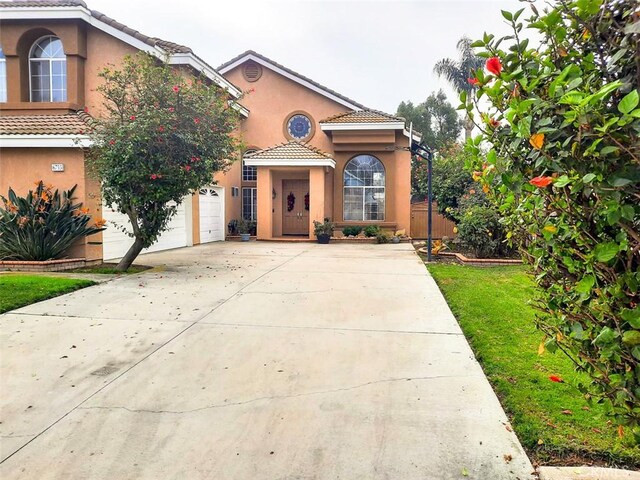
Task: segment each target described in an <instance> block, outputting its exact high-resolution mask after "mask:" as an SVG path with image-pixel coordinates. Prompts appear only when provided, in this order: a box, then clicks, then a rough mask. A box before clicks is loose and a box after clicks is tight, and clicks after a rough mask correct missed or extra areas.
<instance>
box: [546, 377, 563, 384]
mask: <svg viewBox="0 0 640 480" xmlns="http://www.w3.org/2000/svg"><path fill="white" fill-rule="evenodd" d="M549 380H551V381H552V382H556V383H562V382H563V381H564V380H562V378H560V377H559V376H557V375H549Z"/></svg>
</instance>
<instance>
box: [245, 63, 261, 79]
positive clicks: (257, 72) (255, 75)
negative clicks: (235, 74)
mask: <svg viewBox="0 0 640 480" xmlns="http://www.w3.org/2000/svg"><path fill="white" fill-rule="evenodd" d="M242 75H243V76H244V79H245V80H246V81H247V82H255V81H257V80H258V79H259V78H260V77H261V76H262V66H261V65H259V64H257V63H256V62H252V61H249V62H247V63H245V64H244V67H242Z"/></svg>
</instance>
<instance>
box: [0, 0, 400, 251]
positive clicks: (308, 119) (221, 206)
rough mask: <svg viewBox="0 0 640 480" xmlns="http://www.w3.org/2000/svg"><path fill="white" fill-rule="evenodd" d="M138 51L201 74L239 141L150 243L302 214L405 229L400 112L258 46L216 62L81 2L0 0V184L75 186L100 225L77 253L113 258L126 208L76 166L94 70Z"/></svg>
mask: <svg viewBox="0 0 640 480" xmlns="http://www.w3.org/2000/svg"><path fill="white" fill-rule="evenodd" d="M138 51H145V52H148V53H151V54H153V55H156V56H158V57H159V58H166V59H167V61H168V62H169V63H170V64H172V65H175V67H176V68H183V69H186V70H188V71H191V72H193V73H195V74H200V73H204V74H205V75H206V77H207V78H208V79H209V80H210V81H211V82H212V83H215V84H217V85H218V86H219V87H220V88H223V89H225V90H226V91H227V92H228V94H229V98H230V100H234V99H238V98H240V96H241V94H242V92H243V91H245V92H249V93H248V94H247V95H245V96H244V97H243V98H242V99H241V100H240V103H241V105H239V106H238V108H239V109H240V110H241V112H242V118H243V119H242V121H241V127H240V131H239V132H238V135H240V136H241V137H242V140H243V143H244V144H245V145H247V147H248V148H247V150H246V151H245V152H242V158H238V159H237V161H235V162H234V163H232V164H231V165H230V167H229V169H228V170H227V171H226V172H222V173H219V174H218V175H216V177H215V180H214V179H212V182H211V185H207V186H203V188H202V189H201V190H200V191H199V192H194V194H193V195H191V196H188V197H187V198H185V199H184V201H183V202H182V204H181V205H180V207H179V208H178V213H177V215H176V216H175V217H174V218H173V220H172V222H171V225H170V229H169V231H167V232H165V233H163V234H162V236H161V237H160V239H159V241H158V242H157V243H156V244H155V245H153V246H152V247H151V248H150V249H149V251H156V250H163V249H169V248H176V247H183V246H190V245H196V244H199V243H205V242H210V241H219V240H224V239H225V237H226V235H227V224H228V223H229V222H230V221H231V220H234V219H240V218H245V219H250V220H256V221H257V237H258V239H262V240H267V239H280V238H289V237H296V236H297V237H303V238H304V237H306V238H312V237H313V221H314V220H322V219H323V218H325V217H328V218H330V219H331V220H332V221H334V222H336V223H337V224H338V226H342V225H369V224H378V225H380V226H382V227H383V228H387V229H389V230H395V229H406V230H407V231H408V230H409V225H410V189H411V185H410V184H411V182H410V169H411V161H410V154H409V152H408V151H407V147H408V146H409V144H410V141H409V133H408V132H407V130H406V129H405V124H404V120H403V119H401V118H396V117H393V116H391V115H387V114H384V113H381V112H377V111H373V110H369V109H367V108H365V107H364V106H363V105H361V104H360V103H358V102H356V101H354V100H351V99H349V98H347V97H345V96H343V95H340V94H339V93H337V92H334V91H332V90H330V89H328V88H326V87H324V86H322V85H320V84H318V83H317V82H315V81H313V80H311V79H309V78H306V77H304V76H302V75H300V74H298V73H296V72H294V71H292V70H290V69H288V68H286V67H284V66H282V65H279V64H277V63H276V62H274V61H272V60H270V59H268V58H266V57H264V56H262V55H259V54H257V53H255V52H252V51H249V52H246V53H244V54H242V55H240V56H238V57H236V58H234V59H232V60H230V61H229V62H227V63H225V64H223V65H222V66H221V67H219V68H218V69H217V70H216V69H214V68H213V67H211V66H210V65H209V64H207V63H206V62H205V61H204V60H203V59H202V58H200V57H198V56H197V55H196V54H195V53H194V52H193V51H192V50H191V49H190V48H188V47H185V46H182V45H178V44H175V43H172V42H168V41H164V40H160V39H158V38H155V37H149V36H147V35H144V34H141V33H140V32H138V31H136V30H133V29H131V28H129V27H127V26H125V25H122V24H120V23H118V22H116V21H115V20H113V19H112V18H110V17H107V16H106V15H104V14H102V13H100V12H96V11H93V10H90V9H89V8H88V6H87V5H86V4H85V2H83V1H82V0H42V1H35V0H17V1H0V193H2V194H5V195H6V192H7V190H8V189H9V187H12V188H13V189H14V190H16V191H17V192H18V193H19V194H25V193H26V192H27V190H28V189H29V188H32V187H33V182H34V181H37V180H43V181H44V182H45V183H48V184H51V185H53V186H54V187H55V188H58V189H68V188H70V187H72V186H73V185H75V184H77V185H78V189H77V192H76V193H77V197H78V200H79V201H82V202H83V203H84V204H85V206H86V207H88V208H89V209H90V211H91V213H92V214H93V215H95V217H96V218H104V219H105V220H107V221H108V223H107V226H108V228H107V230H106V231H105V232H103V233H101V234H97V235H94V236H92V237H90V238H88V239H87V240H86V241H85V242H84V243H83V244H81V245H78V246H76V247H74V249H73V251H71V252H69V254H70V255H73V256H79V257H85V258H86V259H87V260H100V259H105V260H107V259H112V258H118V257H119V256H122V255H123V254H124V253H125V252H126V250H127V249H128V247H129V245H130V243H131V239H130V237H128V236H127V235H126V234H124V233H123V232H121V231H120V229H118V228H115V226H114V224H119V225H122V224H125V223H126V218H124V217H123V216H121V215H120V214H118V213H117V212H114V211H112V210H111V209H110V208H108V207H106V206H104V205H102V202H101V199H100V189H99V184H98V182H97V181H96V180H95V179H93V178H91V177H90V176H89V175H88V173H87V170H86V166H85V158H84V150H83V148H90V144H89V140H88V138H87V136H86V134H85V132H86V130H87V129H88V128H90V121H91V116H95V115H100V113H101V109H102V107H101V104H102V100H101V98H100V96H99V94H98V93H97V92H96V91H95V89H96V87H97V85H98V82H99V77H98V73H99V71H100V70H101V69H102V68H104V67H105V66H106V65H107V64H115V65H117V64H118V63H119V62H121V60H122V58H123V57H124V56H125V55H126V54H134V53H136V52H138Z"/></svg>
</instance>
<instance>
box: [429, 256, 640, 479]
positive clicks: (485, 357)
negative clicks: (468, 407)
mask: <svg viewBox="0 0 640 480" xmlns="http://www.w3.org/2000/svg"><path fill="white" fill-rule="evenodd" d="M429 271H430V273H431V274H432V275H433V277H434V278H435V280H436V282H437V283H438V286H439V287H440V289H441V290H442V293H443V294H444V296H445V298H446V299H447V302H448V303H449V306H450V307H451V310H452V311H453V313H454V315H455V316H456V318H457V319H458V322H459V323H460V326H461V327H462V330H463V331H464V334H465V335H466V337H467V339H468V340H469V343H470V344H471V347H472V348H473V351H474V352H475V354H476V357H477V358H478V360H479V361H480V363H481V364H482V368H483V369H484V372H485V374H486V375H487V377H488V378H489V381H490V382H491V384H492V386H493V388H494V390H495V391H496V393H497V394H498V396H499V397H500V401H501V402H502V405H503V407H504V409H505V410H506V412H507V414H508V415H509V417H510V419H511V422H512V426H513V428H514V430H515V432H516V433H517V435H518V438H519V439H520V441H521V442H522V445H523V446H524V448H525V449H526V450H527V452H528V453H529V455H530V457H531V459H532V461H534V462H538V463H540V464H542V465H556V464H559V465H561V464H569V465H576V464H582V463H584V462H594V463H595V464H600V465H605V464H606V465H609V466H622V467H626V468H632V469H636V468H640V450H639V449H638V447H634V446H632V445H631V438H628V437H625V438H622V439H621V438H619V437H618V433H617V426H616V425H615V424H612V423H610V422H609V418H608V417H606V416H605V414H604V408H602V406H601V405H597V404H594V405H588V403H587V402H586V400H584V398H583V396H582V394H581V393H580V392H579V391H578V390H576V389H575V388H574V387H573V386H572V383H574V382H576V381H577V380H580V378H579V377H580V376H581V375H583V374H579V373H577V372H575V371H574V368H573V364H572V362H571V361H570V360H569V359H568V358H567V357H565V356H564V355H563V354H562V353H561V352H559V351H558V352H557V353H555V354H552V353H549V352H548V351H544V352H543V353H542V354H541V355H540V354H539V353H538V352H539V346H540V342H541V340H542V337H543V333H542V332H540V331H539V330H536V327H535V322H534V316H535V311H534V309H533V308H532V307H530V306H529V305H528V302H529V300H530V299H531V298H532V297H533V295H534V288H535V287H534V283H533V281H532V280H531V279H530V278H529V276H528V275H527V274H526V273H525V270H524V267H490V268H487V267H484V268H483V267H468V266H462V265H453V264H451V265H447V264H434V265H429ZM558 380H560V381H558ZM581 380H582V381H585V377H582V378H581Z"/></svg>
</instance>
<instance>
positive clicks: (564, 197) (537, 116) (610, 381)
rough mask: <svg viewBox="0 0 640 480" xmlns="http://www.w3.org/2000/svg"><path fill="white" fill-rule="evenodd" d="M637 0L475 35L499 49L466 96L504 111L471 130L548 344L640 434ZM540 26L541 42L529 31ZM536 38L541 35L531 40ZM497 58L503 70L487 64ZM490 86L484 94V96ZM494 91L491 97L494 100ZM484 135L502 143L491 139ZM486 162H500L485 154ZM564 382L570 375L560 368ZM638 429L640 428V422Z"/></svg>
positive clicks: (593, 1)
mask: <svg viewBox="0 0 640 480" xmlns="http://www.w3.org/2000/svg"><path fill="white" fill-rule="evenodd" d="M637 6H638V5H637V0H583V1H577V2H555V3H552V4H550V5H549V6H548V7H545V8H546V10H545V11H543V12H540V11H538V10H537V7H536V6H535V5H530V8H531V9H532V16H531V17H530V18H528V19H527V20H525V21H523V20H522V19H521V17H522V13H523V11H524V9H522V10H519V11H518V12H516V13H510V12H506V11H503V13H502V14H503V17H504V18H505V19H506V20H507V22H509V23H510V24H511V26H512V29H513V31H514V33H513V34H512V35H511V36H510V37H507V38H496V37H494V36H493V35H488V34H487V35H485V36H484V38H483V39H482V40H480V41H478V42H475V43H474V46H475V47H476V48H480V49H482V52H481V53H480V54H481V55H482V56H484V57H485V58H487V63H486V66H485V68H486V71H485V69H479V70H478V71H477V72H474V74H475V77H476V78H477V79H478V80H479V83H480V85H479V87H478V89H477V91H476V92H474V95H473V97H472V96H471V95H469V96H467V95H466V94H465V93H463V94H462V95H461V100H462V102H463V108H465V110H467V111H468V112H473V111H474V110H475V109H478V110H480V111H482V115H486V116H488V117H490V118H494V119H496V120H497V121H500V122H501V126H500V128H490V125H487V123H486V122H478V125H477V127H478V128H479V129H481V131H482V134H481V135H479V136H478V137H477V138H476V139H473V141H471V142H469V143H468V144H467V149H468V151H469V153H471V154H472V155H473V156H474V157H475V158H474V159H473V160H472V161H471V162H469V165H468V166H469V168H470V170H476V171H478V172H482V173H481V175H479V176H478V180H479V181H480V182H481V183H482V185H483V187H484V188H486V189H487V191H488V195H489V197H490V198H491V199H492V201H494V202H495V204H496V205H497V206H499V208H500V211H501V214H502V215H503V218H504V222H505V225H506V227H507V228H508V230H509V231H508V234H507V235H508V236H509V238H510V241H511V242H513V244H514V245H517V246H518V247H519V248H520V249H521V251H522V254H523V257H524V259H525V261H526V262H527V263H529V265H530V267H531V270H532V273H534V278H535V279H536V282H537V283H538V285H539V287H540V288H539V289H538V291H537V298H536V299H535V302H536V303H535V305H536V306H537V307H538V310H539V312H540V313H539V315H538V319H537V325H538V327H539V328H540V329H541V330H542V332H543V333H544V335H545V340H544V346H545V347H546V349H547V350H549V351H554V350H556V349H560V350H562V351H563V352H564V353H566V354H567V355H568V356H569V357H570V358H571V359H572V360H573V361H574V362H575V364H576V366H577V368H578V369H579V370H582V371H584V372H586V373H588V374H589V375H590V377H591V379H590V381H588V382H583V383H579V384H576V387H578V388H579V389H580V390H581V391H582V392H583V393H584V395H585V396H586V398H588V399H589V400H591V401H596V402H602V403H604V404H605V405H606V406H607V407H608V411H609V412H610V413H611V415H612V416H613V417H614V418H615V420H616V421H617V422H618V423H619V424H620V425H625V426H626V427H627V428H625V429H622V430H621V432H622V431H624V432H632V433H633V435H632V437H633V438H634V440H632V439H629V440H628V441H636V442H638V441H640V306H639V304H640V289H639V285H640V273H639V272H640V137H639V135H640V108H639V105H640V97H639V93H638V87H639V85H638V83H639V80H638V79H639V78H640V63H638V62H637V58H638V51H637V45H638V43H639V41H640V38H639V37H640V34H639V33H638V32H640V16H639V15H638V13H637ZM527 27H528V28H531V29H534V30H537V32H538V33H539V37H540V38H541V42H540V44H539V45H535V46H534V45H531V44H530V42H529V40H528V39H526V38H522V35H523V32H525V31H527ZM531 43H533V42H531ZM486 72H489V73H490V74H491V75H487V73H486ZM480 98H482V99H483V103H482V105H481V104H480V103H479V102H478V101H479V99H480ZM485 99H486V100H487V101H488V104H489V107H488V108H487V107H486V105H487V103H486V102H485ZM481 145H490V150H489V151H488V152H486V151H484V149H481ZM485 161H486V162H487V163H488V164H489V166H491V167H493V168H492V169H487V168H482V167H481V165H482V163H483V162H485ZM549 379H550V380H551V381H555V382H560V381H561V379H560V378H559V377H555V376H551V377H549ZM630 437H631V436H630Z"/></svg>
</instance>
